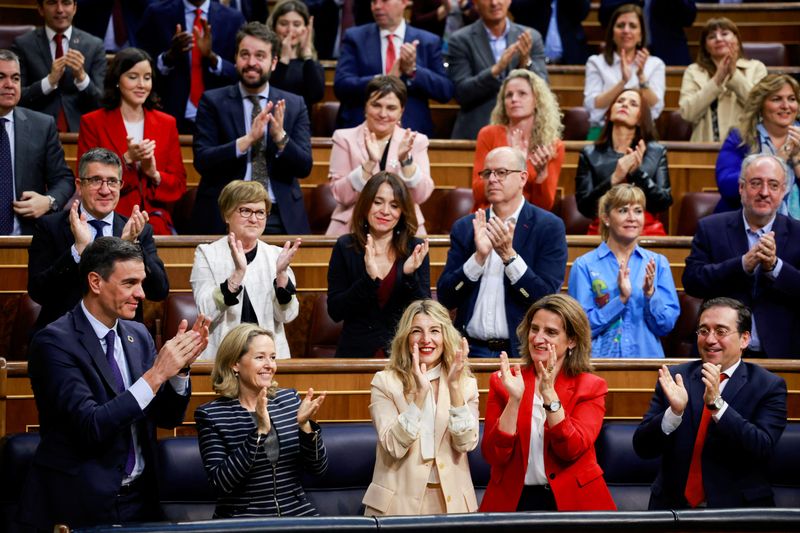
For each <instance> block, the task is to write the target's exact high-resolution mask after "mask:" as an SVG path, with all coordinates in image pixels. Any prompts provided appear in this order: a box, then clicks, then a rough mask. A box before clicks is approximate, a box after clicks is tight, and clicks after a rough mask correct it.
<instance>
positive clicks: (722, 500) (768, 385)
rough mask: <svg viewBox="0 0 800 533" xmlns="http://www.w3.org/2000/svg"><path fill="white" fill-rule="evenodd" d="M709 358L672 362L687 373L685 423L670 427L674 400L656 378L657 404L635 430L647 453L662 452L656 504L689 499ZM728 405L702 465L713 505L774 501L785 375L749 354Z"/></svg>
mask: <svg viewBox="0 0 800 533" xmlns="http://www.w3.org/2000/svg"><path fill="white" fill-rule="evenodd" d="M701 369H702V361H699V360H698V361H693V362H691V363H686V364H683V365H677V366H672V367H670V369H669V371H670V374H672V375H673V376H674V375H675V374H680V375H681V376H683V382H684V385H685V386H686V390H687V392H688V393H689V403H688V404H687V406H686V410H685V411H684V412H683V420H682V422H681V424H680V425H679V426H678V428H677V429H676V430H675V431H674V432H672V433H670V434H669V435H665V434H664V432H663V431H662V430H661V421H662V419H663V418H664V413H665V412H666V410H667V408H668V407H669V402H668V401H667V399H666V397H665V396H664V391H663V390H662V388H661V385H660V384H658V383H656V390H655V394H653V398H652V399H651V400H650V408H649V409H648V411H647V413H646V414H645V415H644V419H643V420H642V422H641V424H639V427H638V428H637V429H636V433H634V435H633V447H634V450H636V453H637V454H638V455H639V456H640V457H643V458H655V457H659V456H660V457H661V469H660V470H659V473H658V476H657V477H656V480H655V482H654V483H653V489H652V494H651V496H650V506H649V507H650V509H679V508H685V507H687V503H686V499H685V497H684V495H683V493H684V490H685V489H686V480H687V479H688V476H689V465H690V464H691V461H692V451H693V450H694V442H695V439H696V436H697V428H698V426H699V425H700V419H701V418H702V415H703V408H704V407H705V405H704V404H705V402H704V401H703V393H704V391H705V385H703V382H702V379H701V378H702V374H701ZM722 398H723V399H724V400H725V402H727V404H728V407H727V409H726V411H725V412H724V413H723V415H722V417H721V418H720V419H719V422H714V420H713V419H712V420H711V421H710V422H709V424H708V433H707V435H706V441H705V445H704V446H703V455H702V465H703V466H702V468H703V486H704V487H705V493H706V500H707V503H708V507H716V508H720V507H765V506H774V505H775V503H774V501H773V496H772V488H771V487H770V485H769V481H768V480H767V472H768V470H769V469H768V467H767V466H768V463H769V459H770V456H771V455H772V451H773V449H774V448H775V444H777V442H778V439H779V438H780V436H781V433H783V428H784V427H785V426H786V382H784V380H783V378H781V377H779V376H776V375H774V374H772V373H771V372H769V371H767V370H764V369H763V368H761V367H760V366H758V365H755V364H753V363H747V362H744V361H742V363H741V364H740V365H739V367H738V368H737V369H736V372H734V373H733V376H731V377H730V379H729V380H728V384H727V385H726V386H725V389H724V390H723V391H722Z"/></svg>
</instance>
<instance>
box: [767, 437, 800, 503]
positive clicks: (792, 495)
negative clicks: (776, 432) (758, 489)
mask: <svg viewBox="0 0 800 533" xmlns="http://www.w3.org/2000/svg"><path fill="white" fill-rule="evenodd" d="M798 449H800V424H798V423H793V422H790V423H788V424H786V429H785V430H784V431H783V435H781V438H780V439H779V440H778V443H777V444H776V445H775V450H774V451H773V453H772V459H770V464H769V482H770V484H771V485H772V490H773V492H774V493H775V505H776V506H777V507H783V508H794V509H797V508H800V481H798V480H800V453H797V450H798Z"/></svg>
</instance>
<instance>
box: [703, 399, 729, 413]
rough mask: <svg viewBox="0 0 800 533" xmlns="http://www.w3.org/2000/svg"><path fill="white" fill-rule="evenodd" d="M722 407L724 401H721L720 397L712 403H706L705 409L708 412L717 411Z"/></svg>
mask: <svg viewBox="0 0 800 533" xmlns="http://www.w3.org/2000/svg"><path fill="white" fill-rule="evenodd" d="M723 405H725V400H723V399H722V396H717V397H716V398H714V401H713V402H711V403H707V404H706V407H708V410H709V411H719V410H720V409H722V406H723Z"/></svg>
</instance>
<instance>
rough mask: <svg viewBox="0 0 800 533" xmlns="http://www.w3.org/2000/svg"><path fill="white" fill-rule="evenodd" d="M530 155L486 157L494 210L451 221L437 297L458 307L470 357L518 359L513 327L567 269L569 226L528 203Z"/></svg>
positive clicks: (499, 151) (499, 152) (502, 151)
mask: <svg viewBox="0 0 800 533" xmlns="http://www.w3.org/2000/svg"><path fill="white" fill-rule="evenodd" d="M525 169H526V164H525V155H524V154H523V153H522V152H520V151H519V150H516V149H514V148H510V147H508V146H504V147H500V148H495V149H494V150H492V151H491V152H489V153H488V154H487V155H486V160H485V163H484V166H483V170H482V171H481V172H480V176H481V179H483V180H484V181H485V183H486V197H487V199H488V200H489V203H490V204H491V207H490V208H489V209H487V210H486V211H483V210H479V211H478V212H476V213H475V214H474V215H468V216H465V217H463V218H461V219H459V220H458V221H456V223H455V224H454V225H453V229H452V231H451V232H450V250H449V251H448V252H447V263H446V264H445V266H444V271H443V272H442V275H441V276H440V277H439V282H438V283H437V285H436V288H437V291H438V298H439V301H440V302H441V303H442V304H443V305H444V306H446V307H447V308H449V309H455V308H457V309H458V313H457V314H456V320H455V325H456V327H458V328H459V329H460V330H461V331H462V332H463V333H464V334H465V335H466V337H467V340H468V341H469V350H470V351H469V355H470V357H498V356H499V355H500V352H501V351H504V352H506V353H507V354H508V356H509V357H519V340H518V339H517V335H516V330H517V326H518V325H519V323H520V321H521V320H522V317H523V315H524V314H525V312H526V311H527V310H528V308H529V307H530V306H531V304H532V303H533V302H535V301H536V300H538V299H539V298H541V297H542V296H545V295H547V294H553V293H556V292H558V290H559V289H560V288H561V284H562V283H563V281H564V272H565V270H566V266H567V239H566V235H565V230H564V223H563V222H562V221H561V219H560V218H558V217H556V216H555V215H553V214H552V213H549V212H547V211H545V210H543V209H540V208H538V207H536V206H534V205H532V204H529V203H528V202H526V201H525V198H524V196H523V195H522V191H523V188H524V187H525V182H526V180H527V179H528V173H527V171H526V170H525Z"/></svg>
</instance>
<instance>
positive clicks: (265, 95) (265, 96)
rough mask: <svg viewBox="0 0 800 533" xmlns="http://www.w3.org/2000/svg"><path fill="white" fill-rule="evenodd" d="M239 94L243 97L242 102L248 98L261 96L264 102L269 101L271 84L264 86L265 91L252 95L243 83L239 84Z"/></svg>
mask: <svg viewBox="0 0 800 533" xmlns="http://www.w3.org/2000/svg"><path fill="white" fill-rule="evenodd" d="M239 94H241V95H242V100H245V99H247V97H248V96H260V97H261V98H263V99H264V100H269V82H267V84H266V85H265V86H264V90H263V91H261V92H259V93H257V94H250V93H249V92H247V91H246V90H245V88H244V85H242V82H239Z"/></svg>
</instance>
